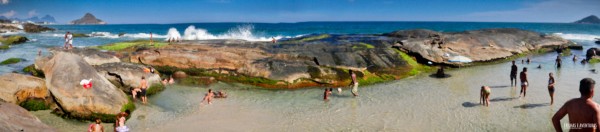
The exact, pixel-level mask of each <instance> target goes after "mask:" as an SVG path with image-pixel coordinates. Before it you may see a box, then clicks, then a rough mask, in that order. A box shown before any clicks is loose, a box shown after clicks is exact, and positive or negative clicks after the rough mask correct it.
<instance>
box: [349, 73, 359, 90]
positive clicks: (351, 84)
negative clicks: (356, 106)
mask: <svg viewBox="0 0 600 132" xmlns="http://www.w3.org/2000/svg"><path fill="white" fill-rule="evenodd" d="M349 72H350V77H351V78H352V82H351V83H350V85H349V86H352V95H354V96H358V81H356V73H354V71H352V70H349Z"/></svg>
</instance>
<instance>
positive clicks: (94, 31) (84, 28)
mask: <svg viewBox="0 0 600 132" xmlns="http://www.w3.org/2000/svg"><path fill="white" fill-rule="evenodd" d="M46 26H48V27H51V28H55V29H57V30H56V31H52V32H44V33H23V32H12V33H4V34H2V33H0V35H14V34H17V35H24V36H26V37H27V38H29V39H30V41H28V42H27V43H24V44H20V45H14V46H12V47H11V48H10V49H9V50H3V51H0V60H5V59H8V58H11V57H18V58H23V59H25V61H23V62H22V63H18V64H13V65H3V66H0V74H3V73H9V72H13V71H20V70H21V69H22V68H23V67H25V66H27V65H30V64H33V61H34V59H35V56H36V54H37V52H38V50H41V51H42V52H43V53H44V54H47V51H46V48H49V47H59V46H62V45H63V43H64V40H63V36H64V34H65V33H66V32H72V33H84V34H89V35H96V36H94V37H88V38H75V39H74V42H73V43H74V46H76V47H85V46H96V45H104V44H109V43H114V42H119V41H127V40H137V39H149V38H150V33H151V32H152V33H153V38H155V39H159V40H164V39H166V37H167V32H168V30H169V28H176V29H177V31H178V32H179V33H180V34H181V35H182V38H183V39H186V40H203V39H244V40H249V41H270V40H271V39H272V38H276V39H288V38H294V37H299V36H303V35H310V34H322V33H328V34H382V33H388V32H392V31H396V30H410V29H429V30H434V31H440V32H461V31H466V30H477V29H486V28H518V29H524V30H531V31H536V32H540V33H544V34H551V35H558V36H561V37H563V38H565V39H569V40H572V41H575V42H577V43H580V44H582V45H584V46H586V47H588V46H594V45H595V44H594V43H593V40H594V38H600V25H598V24H596V25H594V24H571V23H500V22H299V23H181V24H109V25H46ZM121 33H124V35H123V36H121V37H119V34H121Z"/></svg>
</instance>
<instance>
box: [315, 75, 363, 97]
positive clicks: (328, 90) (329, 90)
mask: <svg viewBox="0 0 600 132" xmlns="http://www.w3.org/2000/svg"><path fill="white" fill-rule="evenodd" d="M348 72H349V73H350V78H351V79H352V80H351V82H350V84H349V85H348V86H349V87H350V86H351V87H352V89H351V90H350V92H351V93H352V95H354V97H356V96H358V80H357V79H356V73H355V72H354V71H353V70H348ZM337 90H338V94H341V93H342V88H341V87H340V88H337ZM332 94H333V88H325V92H323V100H325V101H327V100H329V97H330V96H331V95H332Z"/></svg>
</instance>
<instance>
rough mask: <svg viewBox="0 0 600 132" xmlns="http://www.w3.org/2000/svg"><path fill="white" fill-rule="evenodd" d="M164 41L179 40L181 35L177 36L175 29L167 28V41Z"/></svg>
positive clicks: (177, 32)
mask: <svg viewBox="0 0 600 132" xmlns="http://www.w3.org/2000/svg"><path fill="white" fill-rule="evenodd" d="M165 40H167V41H169V40H181V34H179V31H177V29H176V28H174V27H172V28H169V31H168V32H167V39H165Z"/></svg>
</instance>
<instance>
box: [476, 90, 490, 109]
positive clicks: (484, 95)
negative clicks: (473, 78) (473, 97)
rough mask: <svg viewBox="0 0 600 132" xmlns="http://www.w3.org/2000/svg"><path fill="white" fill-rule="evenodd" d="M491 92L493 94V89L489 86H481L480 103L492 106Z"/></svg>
mask: <svg viewBox="0 0 600 132" xmlns="http://www.w3.org/2000/svg"><path fill="white" fill-rule="evenodd" d="M490 94H492V89H490V87H488V86H481V91H480V92H479V95H480V96H479V104H481V102H483V105H484V106H490Z"/></svg>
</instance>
